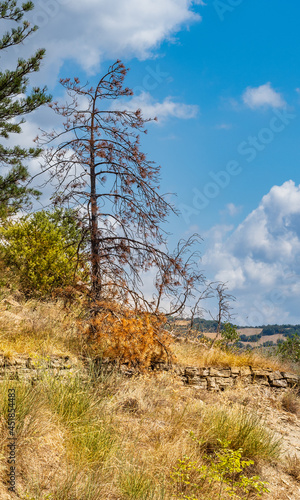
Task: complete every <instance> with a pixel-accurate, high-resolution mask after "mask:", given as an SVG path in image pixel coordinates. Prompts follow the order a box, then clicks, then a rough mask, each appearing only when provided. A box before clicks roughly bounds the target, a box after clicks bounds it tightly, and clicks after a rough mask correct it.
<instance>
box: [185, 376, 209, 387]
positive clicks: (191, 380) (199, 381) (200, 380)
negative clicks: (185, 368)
mask: <svg viewBox="0 0 300 500" xmlns="http://www.w3.org/2000/svg"><path fill="white" fill-rule="evenodd" d="M187 383H188V385H197V386H205V387H207V380H206V378H205V377H188V378H187Z"/></svg>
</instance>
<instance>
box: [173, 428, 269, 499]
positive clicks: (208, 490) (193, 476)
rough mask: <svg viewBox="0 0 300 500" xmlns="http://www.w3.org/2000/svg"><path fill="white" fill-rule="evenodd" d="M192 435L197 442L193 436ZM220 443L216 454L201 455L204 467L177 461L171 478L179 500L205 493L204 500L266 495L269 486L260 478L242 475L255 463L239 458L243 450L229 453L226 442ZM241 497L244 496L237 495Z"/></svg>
mask: <svg viewBox="0 0 300 500" xmlns="http://www.w3.org/2000/svg"><path fill="white" fill-rule="evenodd" d="M191 435H192V438H193V439H195V440H196V441H197V439H196V438H195V437H194V435H193V434H192V433H191ZM219 443H220V446H221V449H220V450H219V451H217V452H215V453H214V454H213V455H212V456H208V455H204V456H203V458H204V460H205V462H206V464H204V465H198V464H197V462H196V461H194V462H193V461H191V460H190V458H189V457H187V456H184V458H183V460H178V463H177V466H176V467H174V472H173V473H172V474H171V478H172V479H173V481H175V483H176V486H177V494H179V496H180V498H184V499H185V500H198V498H199V496H198V495H199V494H200V497H201V498H204V497H203V494H205V499H206V500H208V499H210V500H216V499H218V500H225V499H228V498H233V499H235V500H239V499H240V500H241V499H243V500H245V499H248V498H249V497H250V494H253V493H255V495H256V497H260V496H261V495H262V494H263V493H264V492H266V493H269V490H268V488H267V484H268V483H265V482H263V481H261V480H260V478H259V476H252V477H248V476H246V475H245V474H244V473H243V471H244V470H245V469H246V468H247V467H250V466H251V465H253V463H254V462H253V460H243V459H242V455H243V450H242V448H239V449H238V450H232V449H230V448H229V444H230V443H229V442H227V441H221V440H219ZM241 494H242V495H243V496H240V495H241ZM245 494H246V496H244V495H245ZM211 495H213V496H211ZM216 495H217V496H216Z"/></svg>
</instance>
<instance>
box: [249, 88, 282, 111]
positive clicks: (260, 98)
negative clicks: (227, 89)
mask: <svg viewBox="0 0 300 500" xmlns="http://www.w3.org/2000/svg"><path fill="white" fill-rule="evenodd" d="M242 97H243V101H244V103H245V104H246V105H247V106H248V107H249V108H251V109H256V108H260V107H271V108H284V107H285V106H286V102H285V100H284V99H283V97H282V95H281V94H280V93H279V92H276V91H275V90H274V89H273V88H272V86H271V83H270V82H268V83H266V84H265V85H261V86H260V87H247V89H246V90H245V92H244V94H243V96H242Z"/></svg>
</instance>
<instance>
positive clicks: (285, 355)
mask: <svg viewBox="0 0 300 500" xmlns="http://www.w3.org/2000/svg"><path fill="white" fill-rule="evenodd" d="M276 354H277V356H279V358H281V359H282V360H288V361H293V362H294V363H297V362H299V361H300V336H299V335H298V334H297V333H295V334H294V335H293V336H292V337H290V338H288V339H287V340H285V341H284V342H281V343H280V344H278V347H277V350H276Z"/></svg>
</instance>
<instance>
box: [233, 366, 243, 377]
mask: <svg viewBox="0 0 300 500" xmlns="http://www.w3.org/2000/svg"><path fill="white" fill-rule="evenodd" d="M240 373H241V368H240V367H238V366H232V367H231V375H232V377H238V376H239V375H240Z"/></svg>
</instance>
